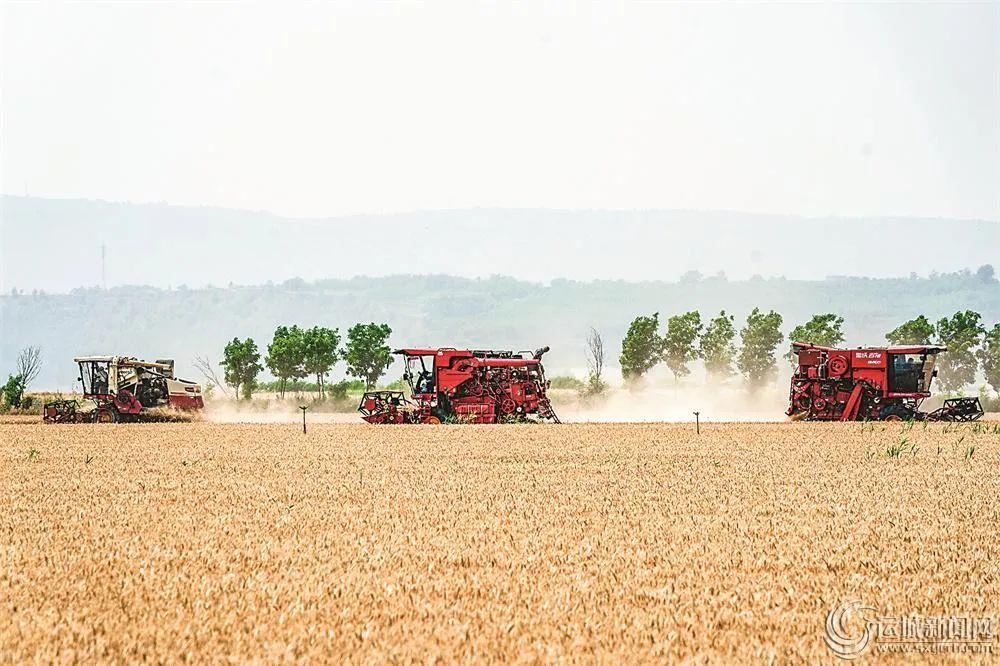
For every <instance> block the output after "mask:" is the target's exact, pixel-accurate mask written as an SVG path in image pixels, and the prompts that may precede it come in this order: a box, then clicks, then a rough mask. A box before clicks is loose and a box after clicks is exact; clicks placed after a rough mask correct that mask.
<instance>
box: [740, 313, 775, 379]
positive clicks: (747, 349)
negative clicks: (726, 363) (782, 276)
mask: <svg viewBox="0 0 1000 666" xmlns="http://www.w3.org/2000/svg"><path fill="white" fill-rule="evenodd" d="M781 322H782V318H781V315H780V314H778V313H777V312H775V311H774V310H771V311H770V312H768V313H767V314H764V313H762V312H761V311H760V309H759V308H754V309H753V312H751V313H750V315H749V316H747V323H746V325H745V326H744V327H743V329H742V330H741V331H740V338H741V339H742V342H743V346H742V348H741V349H740V353H739V355H738V356H737V358H736V366H737V367H738V368H739V369H740V372H741V373H743V376H744V377H746V379H747V382H748V383H749V384H750V387H751V388H754V389H756V388H759V387H760V386H762V385H764V384H766V383H767V382H769V381H771V379H772V378H773V377H774V374H775V371H776V370H777V366H776V365H775V357H774V351H775V350H776V349H777V348H778V345H780V344H781V342H782V340H784V339H785V336H784V335H782V334H781Z"/></svg>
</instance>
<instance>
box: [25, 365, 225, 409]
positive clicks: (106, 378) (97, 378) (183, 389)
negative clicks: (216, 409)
mask: <svg viewBox="0 0 1000 666" xmlns="http://www.w3.org/2000/svg"><path fill="white" fill-rule="evenodd" d="M73 362H74V363H76V364H77V365H78V366H79V368H80V375H79V377H78V379H79V381H80V384H81V385H82V388H83V398H84V400H85V401H90V402H92V403H93V409H87V410H81V409H79V407H80V403H79V402H78V401H76V400H56V401H54V402H50V403H47V404H46V405H45V408H44V412H43V418H44V420H45V421H49V422H55V423H62V422H76V423H81V422H88V421H94V422H100V423H113V422H115V421H148V420H157V418H155V417H154V416H153V414H151V413H150V412H149V410H151V409H154V408H162V407H170V408H174V409H179V410H195V409H202V408H203V407H204V406H205V403H204V400H203V398H202V395H201V386H199V385H198V384H196V383H195V382H189V381H186V380H183V379H178V378H177V377H175V376H174V362H173V361H172V360H170V359H161V360H157V361H156V362H155V363H150V362H148V361H140V360H139V359H136V358H130V357H126V356H81V357H78V358H74V359H73Z"/></svg>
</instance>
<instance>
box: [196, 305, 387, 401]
mask: <svg viewBox="0 0 1000 666" xmlns="http://www.w3.org/2000/svg"><path fill="white" fill-rule="evenodd" d="M391 333H392V329H391V328H390V327H389V326H388V324H376V323H374V322H372V323H369V324H355V325H354V326H352V327H350V328H349V329H348V330H347V338H346V341H345V345H344V346H343V348H342V347H341V335H340V330H339V329H337V328H333V329H330V328H326V327H323V326H313V327H312V328H300V327H299V326H297V325H293V326H285V325H282V326H278V327H277V328H276V329H275V330H274V336H273V337H272V339H271V342H270V343H269V344H268V345H267V353H266V354H265V355H264V356H263V357H262V356H261V353H260V350H259V349H258V347H257V343H256V342H255V341H254V340H253V339H252V338H249V337H248V338H246V339H245V340H240V339H239V338H238V337H236V338H233V339H232V341H230V342H229V343H228V344H226V347H225V349H224V350H223V352H222V362H221V363H220V365H221V366H222V368H223V382H224V383H225V384H226V385H227V386H230V387H232V389H233V390H234V392H235V393H236V395H237V397H239V396H242V397H243V398H244V399H246V400H249V399H250V398H251V397H252V394H253V391H254V390H255V389H256V388H258V387H259V385H260V384H259V382H258V379H257V378H258V377H259V376H260V373H261V372H262V371H263V370H264V368H265V367H267V369H268V370H269V371H270V373H271V374H272V375H273V376H274V377H275V378H276V379H277V383H278V386H277V388H278V393H279V394H280V395H281V397H282V398H283V397H284V396H285V390H286V388H287V387H288V386H289V384H290V383H293V382H297V380H300V379H303V378H305V377H314V378H315V380H316V383H315V386H316V389H317V392H318V393H319V396H318V397H319V398H320V399H324V398H326V397H327V395H328V393H333V394H334V395H335V396H337V397H342V396H343V394H344V393H346V387H347V386H348V385H349V384H350V382H341V383H340V384H338V385H334V386H333V387H330V386H329V385H328V384H327V377H328V376H329V374H330V373H331V372H332V371H333V368H334V366H336V364H337V363H339V362H340V361H344V362H346V364H347V375H348V376H349V377H354V378H355V379H357V380H360V381H362V382H364V386H365V390H370V389H372V388H373V387H374V386H375V383H376V382H377V381H378V379H379V377H381V376H382V374H383V373H384V372H385V370H386V368H388V367H389V365H390V364H391V363H392V355H391V353H390V349H389V347H388V345H386V342H387V341H388V340H389V335H390V334H391ZM202 372H203V374H206V378H209V379H212V378H211V377H210V376H209V375H210V374H211V373H207V372H206V369H204V368H202ZM213 381H214V380H213ZM331 388H332V391H331Z"/></svg>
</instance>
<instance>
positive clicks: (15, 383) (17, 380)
mask: <svg viewBox="0 0 1000 666" xmlns="http://www.w3.org/2000/svg"><path fill="white" fill-rule="evenodd" d="M0 391H2V392H3V403H2V405H0V406H2V407H3V410H4V411H7V410H8V409H10V408H12V407H20V406H21V402H22V401H23V400H24V381H23V380H22V379H21V375H8V376H7V383H6V384H4V385H3V387H2V388H0Z"/></svg>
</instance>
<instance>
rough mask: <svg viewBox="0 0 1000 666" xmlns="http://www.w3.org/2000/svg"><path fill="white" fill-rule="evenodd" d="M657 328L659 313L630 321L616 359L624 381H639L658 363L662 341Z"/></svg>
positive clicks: (661, 351)
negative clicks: (620, 350)
mask: <svg viewBox="0 0 1000 666" xmlns="http://www.w3.org/2000/svg"><path fill="white" fill-rule="evenodd" d="M659 327H660V313H659V312H654V313H653V316H652V317H644V316H639V317H636V318H635V319H633V320H632V323H631V324H630V325H629V327H628V332H627V333H626V334H625V339H624V340H622V355H621V357H620V358H619V359H618V361H619V363H621V366H622V377H623V378H624V379H625V381H632V380H636V379H639V378H640V377H642V376H643V375H644V374H646V373H647V372H648V371H649V369H650V368H652V367H653V366H654V365H656V364H657V363H658V362H659V360H660V356H661V354H662V353H663V339H662V338H660V336H659V334H657V332H656V330H657V329H658V328H659Z"/></svg>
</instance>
